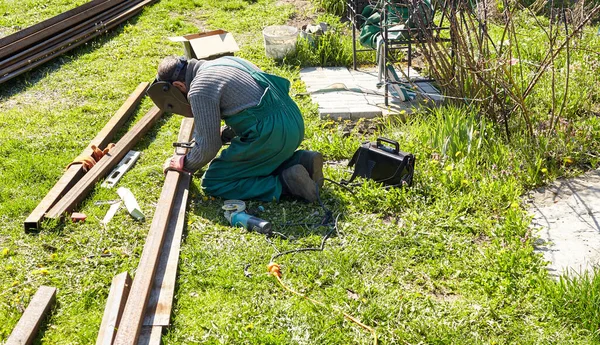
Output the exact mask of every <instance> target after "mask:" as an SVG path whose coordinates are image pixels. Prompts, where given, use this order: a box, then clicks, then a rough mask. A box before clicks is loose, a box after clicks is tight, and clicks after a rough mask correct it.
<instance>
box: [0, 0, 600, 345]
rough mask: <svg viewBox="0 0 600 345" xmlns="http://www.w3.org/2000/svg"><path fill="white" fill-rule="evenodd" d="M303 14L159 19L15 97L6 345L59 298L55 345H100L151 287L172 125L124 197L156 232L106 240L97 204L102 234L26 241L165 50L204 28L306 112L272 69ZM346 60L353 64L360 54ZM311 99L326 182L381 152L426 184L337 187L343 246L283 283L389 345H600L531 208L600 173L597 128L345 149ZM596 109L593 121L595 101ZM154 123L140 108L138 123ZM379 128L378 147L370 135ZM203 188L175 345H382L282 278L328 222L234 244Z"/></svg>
mask: <svg viewBox="0 0 600 345" xmlns="http://www.w3.org/2000/svg"><path fill="white" fill-rule="evenodd" d="M73 6H74V4H73V3H72V2H68V1H58V0H54V1H40V0H23V1H19V2H18V6H17V4H16V3H13V2H3V3H1V4H0V13H2V14H3V15H2V16H0V29H2V31H1V32H7V33H9V32H12V31H14V30H16V29H14V27H15V26H16V25H18V26H19V27H25V26H28V25H32V24H34V23H36V22H38V21H40V20H42V19H45V18H48V17H50V16H52V15H54V14H57V13H60V12H62V11H64V10H66V9H68V8H70V7H73ZM295 11H296V10H295V8H294V7H293V6H292V4H290V3H287V2H275V1H265V0H258V1H241V0H231V1H221V0H203V1H200V0H193V1H183V0H172V1H160V2H158V3H157V4H155V5H153V6H149V7H148V8H146V9H145V10H144V11H143V12H142V14H140V15H138V16H136V17H135V18H134V19H132V20H130V21H128V22H127V23H126V24H124V25H121V26H120V27H119V28H118V29H117V30H115V31H113V32H111V33H110V34H108V35H104V36H102V37H101V38H99V39H96V40H94V41H93V42H91V43H88V44H86V45H85V46H83V47H80V48H78V49H76V50H74V51H73V52H71V53H70V54H67V55H64V56H62V57H61V58H58V59H56V60H54V61H53V62H51V63H48V64H45V65H44V66H43V67H41V68H38V69H36V70H34V71H31V72H29V73H27V74H25V75H24V76H21V77H19V78H16V79H14V80H13V81H11V82H9V83H6V84H3V85H1V86H0V87H1V88H2V90H1V91H0V320H3V322H1V323H0V341H3V340H5V339H6V338H7V337H8V335H9V334H10V331H11V330H12V328H13V327H14V325H15V324H16V322H17V320H18V319H19V317H20V315H21V312H22V310H23V308H24V307H25V306H26V305H27V303H28V302H29V300H30V298H31V297H32V296H33V294H34V292H35V290H36V289H37V287H39V286H40V285H42V284H43V285H51V286H56V287H57V288H58V289H59V291H58V295H57V299H58V307H57V308H56V309H55V310H54V312H53V314H52V317H51V318H50V320H49V322H48V326H47V328H46V330H45V332H44V333H43V334H42V335H41V337H40V340H41V342H42V343H45V344H89V343H93V342H94V341H95V338H96V334H97V331H98V328H99V325H100V321H101V318H102V313H103V310H104V304H105V302H106V297H107V295H108V291H109V286H110V282H111V279H112V277H113V276H114V275H116V274H118V273H120V272H123V271H126V270H127V271H129V272H131V273H135V272H134V271H135V268H136V267H137V263H138V260H139V256H140V253H141V251H142V248H143V245H144V240H145V238H146V234H147V231H148V228H149V224H150V220H151V219H152V214H153V210H154V208H155V206H156V202H157V200H158V196H159V194H160V190H161V188H162V184H163V174H162V171H161V165H162V163H163V162H164V160H165V159H166V157H168V156H170V155H171V153H172V147H171V143H172V142H173V141H175V140H176V137H177V133H178V129H179V124H180V120H181V118H180V117H178V116H176V115H175V116H170V115H168V116H165V117H163V119H162V120H161V121H160V122H159V123H158V124H157V125H156V126H155V127H154V128H153V129H152V130H151V131H150V132H149V134H148V135H146V136H145V137H144V138H143V140H141V142H140V143H139V144H138V145H137V146H136V147H135V149H136V150H140V151H142V156H141V158H140V160H139V161H138V162H137V163H136V165H135V167H134V168H133V169H132V170H131V171H130V172H128V173H127V174H126V175H125V176H124V177H123V179H122V180H121V182H120V183H119V185H120V186H126V187H128V188H130V189H131V190H132V191H133V193H134V195H135V196H136V197H137V200H138V202H139V204H140V205H141V208H142V210H143V211H144V212H145V214H146V217H147V221H146V222H145V223H138V222H136V221H134V220H133V219H132V218H131V217H129V216H128V215H127V214H126V213H125V212H124V211H123V210H122V211H121V212H120V213H118V214H117V216H116V217H115V218H114V219H113V220H112V222H111V223H110V224H109V225H108V226H106V227H103V226H101V225H100V220H101V219H102V217H103V216H104V214H105V212H106V211H107V209H108V207H109V206H108V205H107V204H103V203H98V202H102V201H107V200H112V199H116V198H118V197H117V195H116V192H115V191H114V190H105V189H102V188H100V187H97V188H95V189H94V190H93V192H92V194H91V195H90V197H88V198H87V199H86V200H85V202H84V203H83V204H82V205H81V207H80V208H79V211H81V212H84V213H85V214H87V215H88V220H87V221H86V222H85V223H83V224H71V223H65V224H58V225H56V224H47V226H46V227H45V228H44V229H43V231H41V232H40V233H39V234H36V235H27V234H24V233H23V230H22V223H23V220H24V219H25V217H26V216H27V215H28V214H29V212H30V211H31V210H32V209H33V208H34V207H35V206H36V204H37V203H38V202H39V201H40V200H41V199H42V197H43V196H44V195H45V194H46V192H47V191H48V190H49V188H50V187H51V186H52V185H53V184H54V183H55V182H56V181H57V179H58V178H59V176H61V174H62V171H63V167H64V166H66V165H67V164H68V163H69V161H70V160H71V159H72V158H73V157H75V156H76V155H77V154H78V153H79V152H80V151H81V149H82V148H84V147H85V146H86V145H87V143H88V141H89V140H90V138H93V137H94V135H95V134H96V133H97V131H98V130H100V129H101V128H102V127H103V126H104V124H105V123H106V121H107V120H108V119H109V118H110V117H111V116H112V114H113V113H114V112H115V111H116V110H117V109H118V108H119V107H120V105H121V104H122V103H123V102H124V100H125V99H126V98H127V96H128V95H129V93H131V91H133V90H134V89H135V87H136V86H137V85H138V83H139V82H141V81H150V80H152V78H153V77H154V75H155V73H156V71H155V69H156V66H157V64H158V62H159V61H160V59H161V58H162V57H163V56H165V55H170V54H175V55H178V54H181V52H182V49H181V46H179V45H178V44H175V43H172V42H170V41H168V40H167V39H166V37H168V36H175V35H181V34H186V33H190V32H195V31H197V30H198V28H197V27H198V26H199V25H200V24H201V25H202V26H203V28H206V29H216V28H221V29H225V30H228V31H230V32H233V33H234V35H235V37H236V39H237V41H238V43H239V44H240V47H241V51H240V52H239V54H238V55H239V56H241V57H244V58H247V59H249V60H251V61H253V62H254V63H256V64H257V65H259V66H260V67H262V68H263V69H265V70H267V71H269V72H272V73H275V74H278V75H281V76H284V77H286V78H289V79H290V80H291V81H292V92H293V93H300V92H302V91H304V86H303V85H302V83H301V82H300V80H299V72H298V71H299V68H298V67H299V66H300V64H301V63H302V61H301V58H302V56H301V55H299V57H298V56H297V57H296V58H293V59H290V60H288V61H285V62H284V63H276V62H274V61H272V60H269V59H267V58H266V56H265V54H264V49H263V47H262V36H261V29H262V28H263V27H264V26H266V25H271V24H282V23H285V22H286V21H287V20H289V19H290V18H291V17H293V16H294V14H295ZM322 18H327V20H330V21H331V20H333V19H332V17H330V16H325V15H323V16H322ZM334 24H336V23H334ZM336 25H339V27H340V28H341V27H342V25H341V24H339V23H337V24H336ZM341 37H342V38H341V39H340V40H341V41H340V42H341V43H339V46H338V43H335V44H333V45H334V46H336V47H338V48H337V49H345V50H346V52H347V49H349V47H350V41H349V37H348V35H343V34H342V35H341ZM591 39H592V40H593V38H591ZM598 41H599V39H598V38H596V39H595V41H593V42H594V44H596V45H598V44H600V43H599V42H598ZM336 42H337V41H336ZM339 56H340V57H341V59H343V60H344V61H346V63H347V56H348V55H347V54H346V55H345V54H340V55H339ZM344 56H345V57H344ZM588 59H590V60H589V61H581V64H580V65H579V66H580V67H579V68H582V69H584V70H583V72H582V73H587V74H588V75H590V78H597V74H596V75H594V73H595V72H597V71H598V65H599V64H598V57H597V56H591V57H588ZM594 59H596V60H594ZM590 61H591V62H590ZM594 64H595V65H594ZM586 71H587V72H586ZM590 80H591V79H590ZM296 100H297V101H298V103H299V105H300V107H301V109H302V111H303V114H304V116H305V120H306V126H307V128H306V140H305V141H304V143H303V144H302V147H303V148H306V149H313V150H319V151H321V152H323V154H324V155H325V158H326V160H327V161H328V164H327V166H326V169H325V174H326V176H327V177H329V178H331V179H333V180H338V181H339V180H340V179H342V178H347V177H349V171H348V170H347V169H345V168H344V166H343V165H342V164H339V162H340V161H341V160H343V159H347V158H349V157H350V156H351V154H352V153H353V152H354V150H356V148H358V146H359V145H360V143H361V142H362V141H364V140H374V139H375V138H376V136H385V137H389V138H392V139H395V140H397V141H399V142H400V147H401V148H402V149H403V150H405V151H409V152H413V153H415V154H416V156H417V172H416V176H415V183H414V186H413V187H411V188H407V189H384V188H381V187H380V186H378V185H377V184H375V183H373V182H370V181H364V183H362V184H361V185H360V186H357V187H355V188H354V190H353V193H350V192H348V191H346V190H344V189H341V188H338V187H336V186H334V185H332V184H326V185H325V187H324V190H323V194H322V198H323V200H324V203H325V205H326V207H327V208H329V209H331V210H332V211H333V212H334V214H335V215H336V216H337V215H340V216H339V226H338V229H337V230H338V231H337V232H335V233H334V234H333V236H331V238H330V239H328V241H327V242H326V245H325V250H324V251H322V252H306V253H298V254H292V255H286V256H282V257H280V258H278V259H277V262H278V263H279V264H281V265H282V272H283V280H284V282H286V284H288V285H289V286H290V287H292V288H293V289H295V290H296V291H299V292H301V293H304V294H306V295H308V296H310V297H312V298H315V299H318V300H320V301H323V302H324V303H325V304H327V305H331V306H336V307H339V308H341V309H343V310H344V311H346V312H348V313H349V314H351V315H353V316H355V317H357V318H358V319H360V320H361V321H362V322H364V323H365V324H367V325H369V326H372V327H374V328H375V329H376V331H377V333H378V335H379V338H380V341H381V343H383V344H509V343H510V344H549V343H554V344H566V343H572V344H593V343H596V342H597V341H599V340H600V339H599V337H598V334H597V331H596V330H597V329H598V327H597V326H598V324H599V318H598V313H597V312H594V309H593V308H590V304H588V300H587V299H582V298H578V297H579V296H580V295H581V294H583V293H585V294H587V295H590V296H592V297H593V298H590V300H589V303H594V305H595V306H597V305H596V302H595V298H596V295H597V294H595V293H594V292H593V291H594V286H597V285H598V284H597V282H596V280H597V278H593V279H592V278H591V277H587V278H585V277H583V278H581V279H580V280H570V279H567V280H563V281H562V282H560V283H554V282H551V281H550V280H549V278H548V276H547V273H546V271H545V269H544V266H545V264H544V262H543V261H542V258H541V256H540V255H538V254H536V253H535V252H534V250H533V249H534V247H533V242H534V238H533V237H532V235H531V229H530V226H529V216H528V215H527V214H526V212H525V211H524V208H523V206H522V205H521V202H520V200H521V199H520V197H521V195H522V194H523V192H524V191H526V190H527V189H528V188H532V187H534V186H536V185H539V184H542V183H544V182H547V181H550V180H552V179H554V178H555V177H557V176H560V175H571V174H576V173H578V172H580V171H582V170H583V169H589V168H595V167H596V166H597V162H598V160H597V157H598V152H600V150H599V148H598V145H599V143H600V141H598V139H600V138H599V136H600V134H599V133H600V119H599V118H598V117H594V116H577V117H576V116H573V117H572V118H569V119H567V120H568V128H569V132H568V133H567V134H565V133H562V134H557V135H555V136H552V137H549V138H545V137H539V138H534V139H531V138H526V137H524V136H519V135H518V132H517V133H516V135H514V137H513V140H512V141H511V142H510V143H507V142H506V141H505V140H504V139H503V137H502V136H501V134H498V133H497V132H498V131H497V129H496V128H494V127H493V126H492V125H491V124H489V123H487V122H485V121H483V119H482V117H481V116H478V115H477V114H476V113H474V111H473V110H465V109H463V108H458V107H454V106H448V107H443V108H440V109H437V110H434V111H427V112H421V113H418V114H416V115H414V116H412V117H411V118H410V119H409V120H408V121H407V122H406V123H398V122H396V121H394V120H393V119H381V120H376V121H372V122H371V123H369V124H367V125H364V124H359V125H357V126H354V127H353V128H354V129H353V130H351V131H350V135H346V134H344V133H345V132H347V130H346V129H347V125H348V124H346V123H344V122H338V121H323V120H320V119H319V118H318V115H317V112H316V107H315V106H314V105H312V104H311V103H310V100H309V99H308V97H300V96H299V97H296ZM580 104H583V105H584V106H587V107H590V108H593V107H597V106H598V105H597V104H598V100H597V99H596V100H590V102H581V103H580ZM150 107H151V101H150V100H149V99H146V100H144V102H143V103H142V104H141V106H140V107H139V109H138V111H137V113H136V115H135V120H137V119H139V118H140V117H141V116H143V114H144V113H145V112H146V111H147V110H148V109H149V108H150ZM596 109H597V108H596ZM588 110H589V109H583V112H582V113H585V114H587V113H586V111H588ZM582 113H578V115H581V114H582ZM363 125H364V126H363ZM129 126H131V124H129ZM366 127H372V128H374V129H372V130H371V131H369V132H368V133H365V132H361V130H360V129H361V128H366ZM124 131H125V129H124V130H123V131H122V132H121V134H122V133H124ZM565 158H569V160H568V161H567V160H565ZM199 185H200V179H199V178H195V179H194V181H193V187H192V191H191V193H190V195H191V200H190V207H189V211H188V215H187V228H186V237H185V239H184V242H183V244H182V253H181V257H180V264H179V272H178V286H177V291H176V297H175V308H174V311H173V316H172V323H173V325H172V327H170V328H169V330H168V332H167V333H166V334H165V335H164V336H163V342H164V343H165V344H186V343H208V344H218V343H226V344H353V343H359V344H369V343H371V341H372V339H371V337H370V335H369V334H368V332H365V331H364V330H363V329H361V328H359V327H357V326H356V325H354V324H352V323H350V322H348V321H347V320H345V319H344V318H343V316H342V315H341V314H340V313H338V312H336V311H335V310H333V309H329V308H322V307H319V306H316V305H313V304H311V303H310V302H307V301H306V300H304V299H301V298H298V297H294V296H293V295H291V294H289V293H287V292H285V291H284V290H283V289H281V287H280V286H279V285H278V284H277V282H276V281H275V280H274V279H273V277H271V276H269V275H268V274H267V271H266V266H267V264H268V263H269V261H270V258H271V256H272V255H273V254H275V253H277V252H278V251H281V252H282V251H285V250H291V249H295V248H303V247H315V246H319V245H320V243H321V240H322V237H323V236H324V235H325V234H326V233H327V232H328V231H329V229H328V228H313V227H301V226H285V224H286V223H288V222H292V223H298V222H309V223H314V222H315V221H318V220H319V217H320V215H322V210H321V209H320V208H319V207H318V206H316V205H307V204H304V203H300V202H293V201H284V202H281V203H278V204H276V203H258V202H250V203H249V207H257V206H259V205H262V206H264V208H265V211H264V212H263V213H261V214H260V217H261V218H264V219H267V220H269V221H271V222H273V223H274V225H275V229H276V230H277V231H278V232H280V233H282V234H283V235H285V236H286V238H283V237H275V238H271V239H267V238H265V236H263V235H260V234H257V233H248V232H245V231H243V230H240V229H236V228H231V227H230V226H228V224H227V221H226V220H225V218H224V217H223V214H222V210H221V205H222V202H223V200H220V199H216V200H213V199H211V198H208V197H207V196H206V195H204V194H203V192H202V191H201V190H200V188H199ZM103 254H104V255H103ZM555 284H556V285H555ZM580 292H581V293H580ZM583 311H585V312H583ZM584 318H585V319H584Z"/></svg>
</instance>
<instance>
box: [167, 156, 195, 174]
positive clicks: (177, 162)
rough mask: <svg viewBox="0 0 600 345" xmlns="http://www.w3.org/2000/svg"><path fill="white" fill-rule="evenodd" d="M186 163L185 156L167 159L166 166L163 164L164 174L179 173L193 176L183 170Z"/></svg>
mask: <svg viewBox="0 0 600 345" xmlns="http://www.w3.org/2000/svg"><path fill="white" fill-rule="evenodd" d="M184 162H185V155H174V156H173V157H170V158H167V160H166V161H165V164H163V173H165V174H166V173H167V171H171V170H174V171H179V172H184V173H187V174H191V173H190V172H189V171H186V170H185V169H183V164H184Z"/></svg>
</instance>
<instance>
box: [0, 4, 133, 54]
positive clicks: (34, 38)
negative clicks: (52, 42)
mask: <svg viewBox="0 0 600 345" xmlns="http://www.w3.org/2000/svg"><path fill="white" fill-rule="evenodd" d="M123 1H124V0H108V1H104V2H101V3H99V4H97V5H96V6H94V7H91V8H88V9H86V10H84V11H82V12H79V13H76V14H74V15H72V16H70V17H68V18H66V19H65V20H62V21H60V22H57V23H55V24H52V25H50V26H47V27H45V28H42V29H39V30H37V31H35V32H34V33H32V34H31V35H28V36H25V37H23V38H21V39H19V40H17V41H14V42H12V43H9V44H6V45H4V46H3V47H2V49H0V58H4V57H6V56H10V55H11V54H14V53H16V52H18V51H19V50H21V49H25V48H27V47H28V46H31V45H32V44H35V43H36V42H40V41H42V40H44V39H46V38H48V37H51V36H52V35H55V34H57V33H59V32H60V31H61V30H64V29H66V28H68V27H70V26H73V25H75V24H77V23H79V22H81V21H83V20H86V19H87V18H90V17H92V16H95V15H96V14H98V13H102V12H103V11H106V10H108V9H110V8H111V7H112V6H115V5H118V4H119V3H121V2H123Z"/></svg>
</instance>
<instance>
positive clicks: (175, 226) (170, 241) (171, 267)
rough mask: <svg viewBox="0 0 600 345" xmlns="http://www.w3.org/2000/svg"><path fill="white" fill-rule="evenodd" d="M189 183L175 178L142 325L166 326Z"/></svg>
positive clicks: (187, 177)
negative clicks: (172, 199)
mask: <svg viewBox="0 0 600 345" xmlns="http://www.w3.org/2000/svg"><path fill="white" fill-rule="evenodd" d="M190 182H191V176H190V175H182V176H181V177H180V178H179V184H178V186H177V195H176V196H175V204H174V205H173V209H172V210H171V219H170V220H169V225H168V227H167V233H166V235H165V240H164V241H163V246H162V249H161V252H160V259H159V262H158V267H157V268H156V273H155V276H154V282H153V283H152V291H151V292H150V297H149V299H148V304H147V306H146V312H145V314H144V323H143V325H144V326H164V327H167V326H169V325H170V321H171V309H172V307H173V296H174V295H175V282H176V280H177V265H178V263H179V250H180V248H181V238H182V236H183V228H184V227H185V212H186V208H187V201H188V193H189V188H190Z"/></svg>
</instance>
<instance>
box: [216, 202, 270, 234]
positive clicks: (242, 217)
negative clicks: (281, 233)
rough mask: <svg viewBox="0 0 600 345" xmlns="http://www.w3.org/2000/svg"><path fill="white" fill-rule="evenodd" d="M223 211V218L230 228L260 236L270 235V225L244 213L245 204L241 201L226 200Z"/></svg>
mask: <svg viewBox="0 0 600 345" xmlns="http://www.w3.org/2000/svg"><path fill="white" fill-rule="evenodd" d="M223 210H225V218H226V219H227V221H229V224H231V225H232V226H236V227H242V228H245V229H246V230H248V231H256V232H258V233H261V234H270V233H271V223H270V222H267V221H266V220H263V219H260V218H258V217H255V216H252V215H250V214H248V213H246V203H245V202H243V201H242V200H226V201H225V203H224V204H223Z"/></svg>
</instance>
